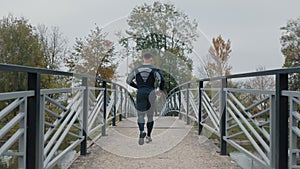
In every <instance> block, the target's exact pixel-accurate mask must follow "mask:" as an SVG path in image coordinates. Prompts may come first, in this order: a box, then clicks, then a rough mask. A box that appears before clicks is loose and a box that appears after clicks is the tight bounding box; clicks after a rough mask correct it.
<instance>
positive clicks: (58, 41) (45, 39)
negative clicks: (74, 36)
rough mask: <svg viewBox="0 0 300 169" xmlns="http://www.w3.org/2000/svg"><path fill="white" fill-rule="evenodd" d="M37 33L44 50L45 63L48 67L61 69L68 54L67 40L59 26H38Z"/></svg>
mask: <svg viewBox="0 0 300 169" xmlns="http://www.w3.org/2000/svg"><path fill="white" fill-rule="evenodd" d="M37 33H38V35H39V40H40V42H41V44H42V47H43V51H44V55H45V56H44V59H45V65H46V67H47V68H48V69H60V68H61V67H63V66H64V65H63V64H62V63H63V61H64V60H63V59H64V58H65V57H66V54H67V50H68V49H67V47H66V45H67V40H66V38H65V37H63V34H62V33H61V32H60V31H59V27H52V28H51V30H50V31H49V30H48V27H46V26H45V25H38V26H37Z"/></svg>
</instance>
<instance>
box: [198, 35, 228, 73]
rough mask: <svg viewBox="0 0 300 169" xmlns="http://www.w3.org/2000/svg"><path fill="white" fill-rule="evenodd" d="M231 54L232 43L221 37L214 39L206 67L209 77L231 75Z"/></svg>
mask: <svg viewBox="0 0 300 169" xmlns="http://www.w3.org/2000/svg"><path fill="white" fill-rule="evenodd" d="M230 53H231V42H230V40H229V39H228V40H227V42H225V41H224V40H223V38H222V36H221V35H219V36H218V37H217V38H213V40H212V46H211V47H210V48H209V55H208V57H207V63H206V64H205V66H204V69H205V72H206V73H207V76H208V77H216V76H227V75H230V70H231V68H232V67H231V66H230V65H229V64H228V60H229V58H230Z"/></svg>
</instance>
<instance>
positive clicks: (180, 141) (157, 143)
mask: <svg viewBox="0 0 300 169" xmlns="http://www.w3.org/2000/svg"><path fill="white" fill-rule="evenodd" d="M135 126H136V124H135V120H130V119H129V120H128V119H127V120H124V121H123V122H122V123H120V124H118V126H117V127H112V128H110V129H109V130H108V131H107V133H108V136H105V137H102V138H100V139H99V140H98V141H97V142H95V144H93V145H92V146H91V147H90V148H89V152H90V153H89V154H88V155H86V156H79V157H78V158H77V159H76V160H75V161H74V163H73V164H72V165H71V166H70V167H69V168H70V169H101V168H103V169H118V168H120V169H127V168H128V169H141V168H142V169H154V168H155V169H168V168H169V169H194V168H195V169H196V168H197V169H199V168H200V169H202V168H203V169H208V168H213V169H214V168H215V169H240V167H239V166H238V165H237V164H236V163H235V162H234V161H233V160H232V159H231V158H230V157H228V156H220V155H219V154H218V153H217V151H218V148H217V147H216V146H215V145H214V144H213V143H212V142H211V141H210V140H207V139H206V138H205V137H204V136H199V135H197V132H196V131H195V130H194V129H193V128H191V127H190V126H187V125H185V124H184V122H183V121H181V120H177V119H175V118H170V117H169V118H159V119H157V120H156V121H155V128H154V131H153V135H152V137H153V142H151V143H149V144H146V143H145V144H144V145H142V146H140V145H138V143H137V142H138V139H137V138H136V137H137V135H138V129H137V128H136V127H135Z"/></svg>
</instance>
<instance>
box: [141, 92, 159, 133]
mask: <svg viewBox="0 0 300 169" xmlns="http://www.w3.org/2000/svg"><path fill="white" fill-rule="evenodd" d="M155 99H156V94H155V91H152V92H151V93H138V94H137V110H138V119H137V122H138V126H139V130H140V131H144V126H145V115H147V136H149V137H150V136H151V132H152V129H153V125H154V121H153V116H154V112H155Z"/></svg>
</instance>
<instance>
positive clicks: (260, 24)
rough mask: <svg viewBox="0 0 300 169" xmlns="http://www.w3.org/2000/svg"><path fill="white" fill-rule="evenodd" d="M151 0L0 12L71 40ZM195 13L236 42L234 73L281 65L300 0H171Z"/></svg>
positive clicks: (65, 2)
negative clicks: (283, 39)
mask: <svg viewBox="0 0 300 169" xmlns="http://www.w3.org/2000/svg"><path fill="white" fill-rule="evenodd" d="M144 2H147V3H151V4H152V2H153V1H152V0H0V16H1V18H2V17H3V16H7V15H8V14H9V13H11V14H13V15H14V16H18V17H19V16H23V17H25V18H27V19H29V22H30V23H31V24H33V25H37V24H44V25H46V26H47V27H51V26H58V27H59V28H60V31H61V32H62V33H63V34H64V36H66V37H67V39H68V41H69V43H70V46H72V45H73V43H74V40H75V38H76V37H85V36H87V35H88V34H89V33H90V30H91V29H94V28H95V23H96V24H97V25H98V26H100V27H102V26H104V25H107V24H108V23H110V22H112V21H113V20H116V19H118V18H121V17H124V16H126V15H128V14H129V13H130V11H131V10H132V9H133V8H134V7H135V6H137V5H139V4H142V3H144ZM161 2H170V3H173V4H175V6H176V7H177V9H179V10H181V11H183V12H185V13H186V14H187V15H188V16H189V17H190V18H191V19H196V20H197V21H198V23H199V29H200V30H201V31H202V32H203V33H205V35H206V36H207V37H208V38H209V39H210V41H211V39H212V38H213V37H217V36H218V35H222V37H223V38H224V39H226V40H227V39H230V40H231V42H232V54H231V58H230V60H229V64H230V65H231V66H232V67H233V69H232V73H241V72H249V71H254V70H255V69H256V68H257V67H258V66H260V65H262V66H265V67H266V69H273V68H281V67H282V64H283V62H284V57H283V56H282V54H281V51H280V48H281V45H280V41H279V39H280V36H281V31H280V27H281V26H284V25H286V23H287V21H288V20H289V19H296V18H297V17H300V10H299V7H300V1H299V0H285V1H281V0H251V1H243V0H185V1H184V0H169V1H161Z"/></svg>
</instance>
